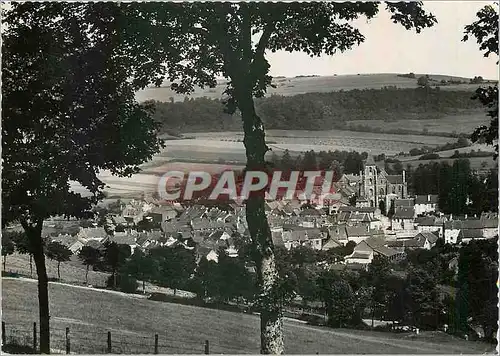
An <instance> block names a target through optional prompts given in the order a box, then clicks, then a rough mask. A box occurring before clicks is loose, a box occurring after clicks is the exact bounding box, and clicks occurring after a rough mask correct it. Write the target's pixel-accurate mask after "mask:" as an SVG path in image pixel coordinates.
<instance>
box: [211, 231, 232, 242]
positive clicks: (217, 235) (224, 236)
mask: <svg viewBox="0 0 500 356" xmlns="http://www.w3.org/2000/svg"><path fill="white" fill-rule="evenodd" d="M230 238H231V235H229V234H228V233H227V231H224V230H217V231H214V232H212V233H211V234H209V235H208V239H210V240H212V241H218V240H229V239H230Z"/></svg>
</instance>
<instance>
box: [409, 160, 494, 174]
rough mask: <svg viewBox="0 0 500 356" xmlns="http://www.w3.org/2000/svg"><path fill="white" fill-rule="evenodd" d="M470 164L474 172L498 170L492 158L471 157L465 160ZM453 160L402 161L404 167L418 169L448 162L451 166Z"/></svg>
mask: <svg viewBox="0 0 500 356" xmlns="http://www.w3.org/2000/svg"><path fill="white" fill-rule="evenodd" d="M467 159H468V160H469V162H470V167H471V168H472V169H474V170H479V171H485V170H486V171H487V170H488V169H490V168H497V169H498V162H497V161H495V160H494V159H493V157H491V156H490V157H472V158H467ZM454 161H455V159H453V158H439V159H424V160H419V159H413V160H408V161H404V162H402V163H403V166H404V167H406V166H407V165H408V164H410V165H411V166H412V167H413V168H416V167H418V166H419V165H420V164H424V165H425V164H428V163H431V162H448V164H449V165H453V162H454ZM483 162H485V164H484V167H483Z"/></svg>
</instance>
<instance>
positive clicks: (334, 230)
mask: <svg viewBox="0 0 500 356" xmlns="http://www.w3.org/2000/svg"><path fill="white" fill-rule="evenodd" d="M328 234H329V235H330V237H331V238H332V239H334V240H337V241H345V240H347V232H346V229H345V226H343V225H342V226H339V225H337V226H333V227H331V228H329V229H328Z"/></svg>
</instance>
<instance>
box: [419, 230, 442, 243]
mask: <svg viewBox="0 0 500 356" xmlns="http://www.w3.org/2000/svg"><path fill="white" fill-rule="evenodd" d="M415 239H416V240H418V241H422V242H425V240H427V241H429V242H430V243H431V244H434V243H436V241H437V240H438V237H437V236H436V235H435V234H433V233H432V232H428V231H423V232H421V233H419V234H417V236H415Z"/></svg>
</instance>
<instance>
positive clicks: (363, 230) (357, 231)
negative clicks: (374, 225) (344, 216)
mask: <svg viewBox="0 0 500 356" xmlns="http://www.w3.org/2000/svg"><path fill="white" fill-rule="evenodd" d="M345 229H346V233H347V236H348V237H349V238H352V237H358V236H371V232H370V229H369V225H366V226H346V228H345Z"/></svg>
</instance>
